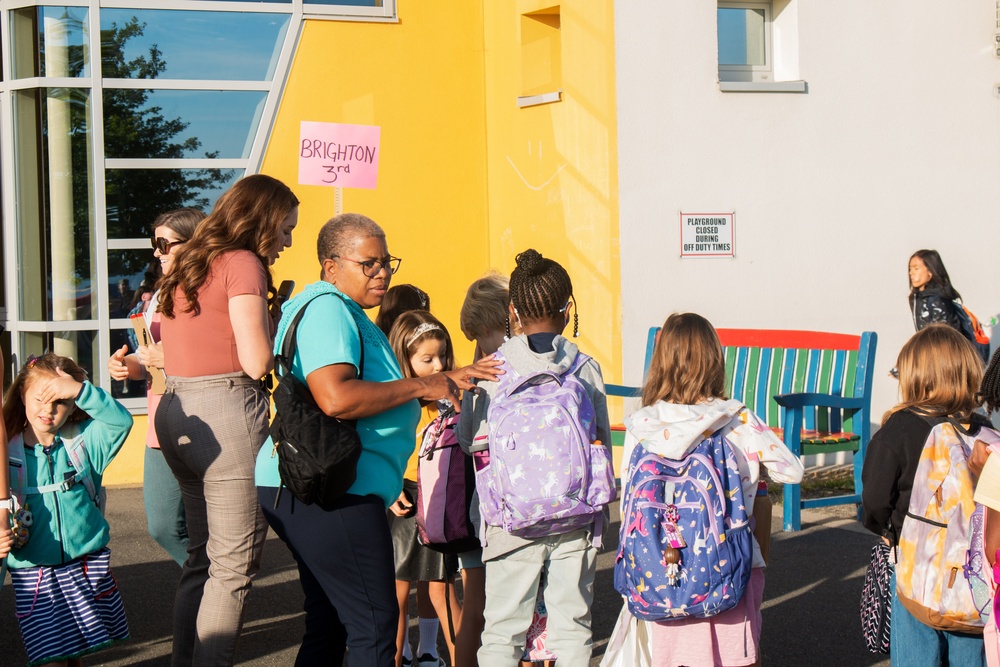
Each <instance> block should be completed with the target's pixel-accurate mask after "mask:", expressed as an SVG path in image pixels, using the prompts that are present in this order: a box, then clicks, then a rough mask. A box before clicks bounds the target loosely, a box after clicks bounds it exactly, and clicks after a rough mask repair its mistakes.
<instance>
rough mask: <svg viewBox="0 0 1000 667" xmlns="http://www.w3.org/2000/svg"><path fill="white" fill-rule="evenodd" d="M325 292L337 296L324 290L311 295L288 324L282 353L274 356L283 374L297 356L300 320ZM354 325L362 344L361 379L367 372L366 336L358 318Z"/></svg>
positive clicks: (359, 365)
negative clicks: (310, 305)
mask: <svg viewBox="0 0 1000 667" xmlns="http://www.w3.org/2000/svg"><path fill="white" fill-rule="evenodd" d="M325 294H330V295H331V296H336V295H335V294H333V293H332V292H322V293H320V294H317V295H316V296H313V297H310V298H309V300H308V301H306V302H305V303H304V304H302V307H301V308H299V311H298V312H297V313H295V317H293V318H292V322H291V324H289V325H288V329H287V330H286V331H285V337H284V338H283V339H282V340H281V354H277V355H275V356H274V363H275V365H276V366H277V367H278V369H280V370H281V375H285V374H286V373H291V372H292V359H293V358H294V356H295V347H296V345H297V343H298V339H297V338H296V335H297V334H298V328H299V321H300V320H301V319H302V316H303V315H304V314H305V312H306V308H308V307H309V304H310V303H312V302H313V301H315V300H316V299H318V298H319V297H321V296H324V295H325ZM348 307H350V306H348ZM351 319H354V315H353V313H352V314H351ZM354 326H355V328H356V329H357V330H358V343H359V344H360V345H361V355H360V356H361V358H360V359H359V360H358V379H359V380H360V379H361V378H363V377H364V374H365V338H364V335H363V334H362V333H361V326H360V325H359V324H358V321H357V320H356V319H355V320H354ZM279 377H280V376H279Z"/></svg>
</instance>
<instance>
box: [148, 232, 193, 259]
mask: <svg viewBox="0 0 1000 667" xmlns="http://www.w3.org/2000/svg"><path fill="white" fill-rule="evenodd" d="M149 243H150V245H152V246H153V250H159V251H160V254H161V255H166V254H167V253H168V252H170V249H171V248H173V247H174V246H175V245H180V244H182V243H185V241H168V240H167V239H165V238H163V237H162V236H157V237H156V238H155V239H150V240H149Z"/></svg>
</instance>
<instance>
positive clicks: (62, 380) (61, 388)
mask: <svg viewBox="0 0 1000 667" xmlns="http://www.w3.org/2000/svg"><path fill="white" fill-rule="evenodd" d="M56 374H57V375H56V377H49V378H46V379H44V380H41V383H42V384H41V387H40V389H39V393H38V398H39V399H40V400H41V401H42V402H43V403H55V402H56V401H63V400H67V399H69V400H73V399H76V397H77V396H79V395H80V391H81V390H82V389H83V385H82V384H81V383H79V382H77V381H76V380H74V379H73V378H72V377H71V376H69V375H67V374H66V373H65V372H63V370H62V369H61V368H57V369H56Z"/></svg>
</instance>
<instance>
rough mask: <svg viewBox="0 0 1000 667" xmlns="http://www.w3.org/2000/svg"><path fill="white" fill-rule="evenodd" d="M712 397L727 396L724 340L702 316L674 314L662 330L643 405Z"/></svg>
mask: <svg viewBox="0 0 1000 667" xmlns="http://www.w3.org/2000/svg"><path fill="white" fill-rule="evenodd" d="M710 398H726V361H725V358H724V357H723V355H722V343H720V342H719V336H718V334H716V333H715V329H714V328H713V327H712V324H711V323H710V322H709V321H708V320H706V319H705V318H704V317H702V316H701V315H696V314H695V313H680V314H678V313H674V314H673V315H671V316H670V317H668V318H667V321H666V322H664V323H663V327H662V328H661V329H660V337H659V338H658V339H657V341H656V348H655V349H654V350H653V359H652V361H651V362H650V365H649V373H648V374H647V376H646V384H645V386H644V387H643V389H642V404H643V406H649V405H653V404H654V403H657V402H658V401H666V402H668V403H679V404H681V405H694V404H696V403H700V402H702V401H706V400H708V399H710Z"/></svg>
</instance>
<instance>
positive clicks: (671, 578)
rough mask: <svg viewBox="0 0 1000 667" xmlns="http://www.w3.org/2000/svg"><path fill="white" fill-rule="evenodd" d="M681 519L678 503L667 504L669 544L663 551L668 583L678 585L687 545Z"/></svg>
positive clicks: (665, 533)
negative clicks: (684, 550)
mask: <svg viewBox="0 0 1000 667" xmlns="http://www.w3.org/2000/svg"><path fill="white" fill-rule="evenodd" d="M678 520H680V512H678V511H677V506H676V505H667V507H666V509H665V510H664V512H663V522H664V526H663V532H664V536H665V537H666V540H667V544H668V545H669V546H668V547H667V548H666V549H664V551H663V564H664V565H665V566H666V568H667V583H668V584H669V585H671V586H676V585H677V581H678V579H680V574H681V552H680V549H683V548H684V547H685V546H687V545H686V544H685V543H684V537H683V536H682V535H681V531H680V528H678V527H677V521H678Z"/></svg>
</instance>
